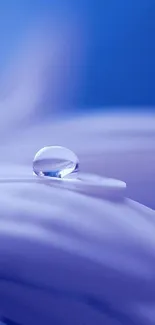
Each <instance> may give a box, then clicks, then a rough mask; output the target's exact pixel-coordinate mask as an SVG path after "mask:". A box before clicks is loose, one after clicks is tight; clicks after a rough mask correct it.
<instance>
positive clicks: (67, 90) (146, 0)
mask: <svg viewBox="0 0 155 325" xmlns="http://www.w3.org/2000/svg"><path fill="white" fill-rule="evenodd" d="M154 15H155V2H154V1H153V0H130V1H124V0H118V1H116V0H109V1H106V0H101V1H100V0H98V1H95V0H94V1H92V0H89V1H88V0H85V1H82V0H74V1H71V0H65V1H64V0H57V1H56V0H55V1H52V0H46V1H43V0H33V1H31V0H27V1H24V0H1V2H0V48H1V53H0V76H1V88H3V78H2V76H3V74H4V71H5V70H6V67H7V66H9V64H10V62H12V58H13V57H17V53H16V51H17V49H18V48H19V47H20V44H21V42H23V41H24V39H25V38H26V33H27V31H29V32H30V30H31V29H33V28H34V26H37V28H38V29H39V28H40V26H43V25H45V22H46V23H47V22H48V23H47V26H46V28H47V29H48V32H49V35H50V33H53V31H54V32H56V31H59V35H61V34H62V35H63V33H64V26H67V30H68V33H72V37H70V39H69V40H68V38H67V36H66V38H65V36H64V39H63V42H62V43H61V50H60V52H62V57H61V59H60V61H59V62H58V63H57V64H56V65H57V66H56V68H55V72H54V76H55V74H57V68H58V66H59V70H60V71H61V69H62V75H60V74H59V82H58V85H57V86H55V85H54V84H55V82H54V81H53V80H51V77H49V76H48V82H47V83H46V91H45V92H44V96H43V97H42V100H41V101H40V104H39V105H40V107H41V111H42V113H43V114H44V115H46V114H47V115H48V114H50V113H51V107H53V106H57V107H59V109H61V110H62V109H64V108H66V110H67V112H68V113H69V114H71V113H74V112H77V111H80V112H84V111H90V110H91V111H93V110H94V109H95V110H106V109H108V110H110V109H111V110H117V109H118V108H119V109H122V110H128V109H131V108H133V109H134V110H135V109H136V110H145V109H147V110H148V109H153V107H154V104H155V91H154V81H155V80H154V79H155V77H154V76H155V59H154V58H155V45H154V35H155V20H154ZM30 34H31V32H30ZM45 34H46V33H45ZM43 38H44V36H43ZM49 38H50V37H49ZM51 46H52V45H51ZM41 47H42V45H41ZM66 47H67V51H68V52H67V53H69V54H68V60H66V61H65V60H63V53H64V48H65V49H66ZM25 51H26V50H25ZM35 55H36V56H37V53H36V54H35ZM50 71H51V73H49V72H50ZM64 71H65V73H64ZM47 73H49V74H50V75H51V76H53V70H51V66H50V64H49V66H48V67H46V74H47ZM66 75H67V81H66ZM30 78H31V76H30ZM53 79H54V78H53ZM66 84H67V86H66ZM53 85H54V86H53ZM53 87H57V88H60V89H61V91H60V92H59V95H57V96H54V95H53V94H54V93H55V88H54V90H53V92H51V88H52V89H53ZM60 97H61V98H62V101H61V100H60ZM65 112H66V111H65Z"/></svg>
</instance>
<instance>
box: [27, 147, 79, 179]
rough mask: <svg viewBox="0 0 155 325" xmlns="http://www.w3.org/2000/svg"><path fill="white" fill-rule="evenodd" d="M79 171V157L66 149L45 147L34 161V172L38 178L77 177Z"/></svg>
mask: <svg viewBox="0 0 155 325" xmlns="http://www.w3.org/2000/svg"><path fill="white" fill-rule="evenodd" d="M78 170H79V161H78V158H77V156H76V155H75V154H74V152H72V151H71V150H69V149H67V148H65V147H60V146H48V147H44V148H42V149H41V150H39V151H38V152H37V153H36V155H35V157H34V160H33V172H34V174H35V175H37V176H44V177H45V176H46V177H57V178H63V177H66V176H67V177H68V176H74V177H76V176H77V172H78Z"/></svg>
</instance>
